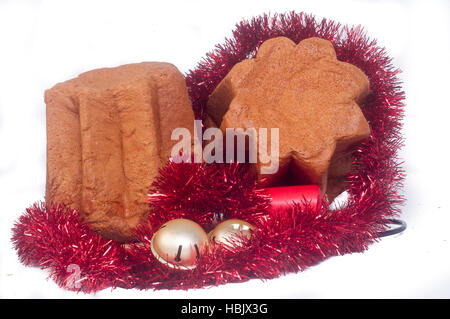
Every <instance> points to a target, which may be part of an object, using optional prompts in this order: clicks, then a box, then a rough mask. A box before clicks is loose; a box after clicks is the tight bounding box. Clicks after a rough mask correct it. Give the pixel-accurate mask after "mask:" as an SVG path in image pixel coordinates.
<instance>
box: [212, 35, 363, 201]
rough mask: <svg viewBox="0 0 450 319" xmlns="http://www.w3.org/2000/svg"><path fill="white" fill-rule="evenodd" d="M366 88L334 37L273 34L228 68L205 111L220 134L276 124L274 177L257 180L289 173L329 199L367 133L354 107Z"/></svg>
mask: <svg viewBox="0 0 450 319" xmlns="http://www.w3.org/2000/svg"><path fill="white" fill-rule="evenodd" d="M369 91H370V90H369V81H368V79H367V76H366V75H365V74H364V73H363V72H362V71H361V70H360V69H358V68H357V67H356V66H354V65H352V64H348V63H345V62H341V61H338V60H337V58H336V53H335V51H334V48H333V45H332V44H331V42H329V41H327V40H324V39H320V38H309V39H306V40H303V41H301V42H300V43H299V44H298V45H296V44H295V43H294V42H293V41H291V40H289V39H288V38H285V37H278V38H273V39H270V40H267V41H265V42H264V43H263V44H262V45H261V46H260V48H259V50H258V53H257V56H256V58H254V59H247V60H244V61H242V62H240V63H238V64H236V65H235V66H234V67H233V68H232V69H231V71H230V72H229V73H228V75H227V76H226V77H225V78H224V79H223V80H222V81H221V82H220V83H219V84H218V86H217V87H216V89H215V90H214V91H213V93H212V94H211V95H210V97H209V100H208V104H207V114H208V115H209V116H210V117H211V118H212V119H213V121H214V122H215V123H216V124H217V126H220V128H221V129H222V130H223V131H224V132H225V130H226V128H243V129H247V128H251V127H253V128H256V129H258V128H268V129H270V128H273V127H278V128H279V135H280V136H279V138H280V139H279V142H280V143H279V151H280V159H279V164H280V169H279V174H273V175H262V174H259V178H260V181H261V185H262V186H267V185H273V184H274V183H276V181H277V180H278V179H279V178H280V176H279V175H280V174H281V173H282V172H284V174H286V171H289V172H290V173H289V174H290V175H292V176H295V178H296V182H297V183H298V184H308V183H312V184H318V185H320V186H321V189H322V191H323V192H327V193H328V197H329V199H330V200H332V199H333V198H334V197H335V196H336V195H337V194H338V193H340V192H341V191H342V190H343V189H344V188H345V175H346V174H347V173H348V172H349V168H351V156H349V154H351V152H352V149H353V147H354V145H355V144H356V143H358V142H360V141H362V140H363V139H365V138H367V137H368V136H369V134H370V128H369V125H368V123H367V121H366V119H365V118H364V115H363V114H362V112H361V109H360V107H359V105H358V103H361V102H362V101H363V100H364V99H365V97H366V96H367V95H368V94H369ZM269 143H270V138H269ZM269 145H270V144H269ZM349 165H350V166H349ZM261 166H262V164H261V163H259V162H258V163H257V164H256V167H257V168H258V172H260V168H261ZM329 181H330V182H331V183H330V188H329V189H327V183H328V182H329Z"/></svg>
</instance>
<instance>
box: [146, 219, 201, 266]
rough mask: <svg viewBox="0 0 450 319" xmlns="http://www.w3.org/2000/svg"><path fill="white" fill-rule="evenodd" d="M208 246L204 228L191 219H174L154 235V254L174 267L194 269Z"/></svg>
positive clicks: (152, 244)
mask: <svg viewBox="0 0 450 319" xmlns="http://www.w3.org/2000/svg"><path fill="white" fill-rule="evenodd" d="M207 246H208V236H207V235H206V233H205V231H204V230H203V228H202V227H201V226H200V225H199V224H197V223H195V222H193V221H192V220H189V219H183V218H180V219H173V220H171V221H169V222H167V223H165V224H164V225H162V226H161V228H160V229H159V230H158V231H157V232H156V233H155V234H154V235H153V237H152V241H151V248H152V252H153V255H154V256H155V257H156V258H157V259H158V260H159V261H160V262H162V263H165V264H167V265H168V266H169V267H172V268H181V269H183V268H184V269H193V268H195V267H196V264H197V261H198V259H199V258H200V255H201V254H202V253H203V252H204V251H205V250H206V248H207Z"/></svg>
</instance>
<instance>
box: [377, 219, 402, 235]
mask: <svg viewBox="0 0 450 319" xmlns="http://www.w3.org/2000/svg"><path fill="white" fill-rule="evenodd" d="M388 221H389V223H390V224H391V225H399V227H396V228H393V229H389V230H385V231H382V232H379V233H378V237H387V236H392V235H395V234H399V233H401V232H403V231H404V230H405V229H406V222H404V221H403V220H400V219H388Z"/></svg>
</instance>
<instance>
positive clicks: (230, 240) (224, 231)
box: [208, 219, 254, 247]
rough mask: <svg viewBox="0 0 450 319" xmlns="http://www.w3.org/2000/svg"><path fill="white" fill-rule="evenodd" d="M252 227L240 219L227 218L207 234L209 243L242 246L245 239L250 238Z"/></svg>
mask: <svg viewBox="0 0 450 319" xmlns="http://www.w3.org/2000/svg"><path fill="white" fill-rule="evenodd" d="M253 229H254V227H253V226H252V225H251V224H249V223H247V222H246V221H243V220H240V219H228V220H225V221H223V222H221V223H220V224H218V225H217V226H216V227H215V228H214V229H213V230H212V231H211V232H210V233H209V234H208V240H209V242H210V243H215V244H224V245H227V246H238V247H242V246H243V244H244V242H243V240H245V238H246V239H247V240H250V238H251V236H252V230H253Z"/></svg>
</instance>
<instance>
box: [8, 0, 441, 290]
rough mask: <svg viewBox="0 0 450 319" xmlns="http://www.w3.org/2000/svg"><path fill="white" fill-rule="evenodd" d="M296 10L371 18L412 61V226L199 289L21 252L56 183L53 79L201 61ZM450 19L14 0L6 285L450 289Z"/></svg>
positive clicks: (404, 61) (411, 5) (408, 82)
mask: <svg viewBox="0 0 450 319" xmlns="http://www.w3.org/2000/svg"><path fill="white" fill-rule="evenodd" d="M290 10H296V11H298V12H300V11H306V12H308V13H314V14H315V15H317V16H318V17H326V18H331V19H334V20H336V21H340V22H342V23H344V24H361V25H363V26H364V27H365V28H366V29H367V31H368V32H369V35H370V36H371V37H373V38H377V39H378V43H379V45H381V46H385V47H386V49H387V50H388V52H389V54H390V55H391V56H393V57H394V64H395V65H396V66H397V67H399V68H401V69H402V70H403V74H402V75H401V78H402V80H403V81H404V90H405V91H406V95H407V101H406V102H407V108H406V119H405V126H404V135H405V138H406V147H405V148H404V149H403V151H402V153H401V155H402V158H403V159H404V160H405V168H406V170H407V173H408V177H407V179H406V183H405V189H404V190H405V193H406V196H407V200H408V201H407V204H406V205H405V207H404V209H403V219H405V220H406V221H407V222H408V229H407V231H406V232H405V233H403V234H402V235H397V236H395V237H391V238H386V239H383V240H382V241H381V242H380V243H377V244H374V245H372V246H370V248H369V250H368V251H366V252H365V253H362V254H353V255H346V256H342V257H335V258H331V259H328V260H326V261H325V262H323V263H321V264H319V265H317V266H314V267H311V268H309V269H308V270H306V271H304V272H302V273H298V274H291V275H287V276H284V277H281V278H279V279H274V280H269V281H265V282H262V281H260V280H252V281H250V282H247V283H242V284H228V285H223V286H219V287H214V288H210V289H200V290H189V291H167V290H164V291H156V292H155V291H137V290H123V289H116V290H113V291H110V290H104V291H101V292H99V293H97V294H96V295H94V296H93V295H85V294H82V293H80V294H75V293H72V292H68V291H65V290H63V289H60V288H58V287H57V285H56V284H55V283H53V281H51V280H46V277H47V275H48V273H47V272H45V271H42V270H39V269H35V268H28V267H24V266H22V265H21V264H20V263H19V262H18V259H17V256H16V254H15V251H13V249H12V247H11V244H10V237H11V231H10V230H11V227H12V225H13V222H14V221H15V220H16V219H17V218H18V217H19V216H20V215H21V214H22V212H23V211H24V209H25V208H26V207H28V206H29V205H30V204H32V203H33V202H35V201H37V200H42V199H43V195H44V185H45V138H46V137H45V104H44V101H43V93H44V90H45V89H47V88H50V87H52V86H53V85H54V84H56V83H57V82H61V81H65V80H67V79H70V78H72V77H74V76H76V75H77V74H79V73H81V72H83V71H87V70H90V69H93V68H98V67H104V66H117V65H120V64H125V63H132V62H141V61H165V62H171V63H173V64H175V65H176V66H177V67H178V68H179V69H180V70H181V71H182V72H187V71H188V70H189V69H192V68H194V67H195V66H196V63H197V62H198V61H200V59H201V58H202V57H203V56H204V54H205V53H206V52H207V51H210V50H211V49H212V48H213V47H214V45H215V44H216V43H222V42H223V39H224V37H225V36H230V34H231V30H232V29H233V28H234V25H235V23H237V22H239V21H240V20H241V19H243V18H247V19H248V18H251V17H252V16H254V15H260V14H262V13H264V12H266V13H269V12H271V13H274V12H280V13H282V12H286V11H290ZM449 21H450V2H447V1H299V0H296V1H281V0H276V1H275V0H271V1H266V0H259V1H242V0H239V1H232V0H227V1H212V0H209V1H80V0H78V1H60V0H59V1H56V0H55V1H51V0H49V1H44V0H42V1H39V0H35V1H17V0H15V1H12V0H11V1H5V0H0V204H1V206H0V297H3V298H23V297H25V298H48V297H56V298H66V297H69V298H72V297H73V298H116V297H122V298H127V297H136V298H140V297H143V298H449V297H450V235H449V233H450V230H449V227H450V217H449V216H450V214H449V204H448V197H449V190H448V181H449V180H450V176H449V175H450V174H449V172H448V154H449V152H448V144H449V143H448V137H449V129H450V125H449V115H450V111H449V107H450V105H449V98H448V93H449V91H450V87H449V81H448V74H449V71H450V68H449V63H450V62H449V61H450V59H449V58H450V22H449Z"/></svg>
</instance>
